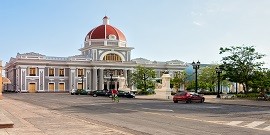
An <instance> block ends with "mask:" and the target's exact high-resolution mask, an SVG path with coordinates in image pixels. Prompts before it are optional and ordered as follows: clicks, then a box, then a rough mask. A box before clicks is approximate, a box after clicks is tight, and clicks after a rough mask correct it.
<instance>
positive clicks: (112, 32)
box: [85, 16, 126, 42]
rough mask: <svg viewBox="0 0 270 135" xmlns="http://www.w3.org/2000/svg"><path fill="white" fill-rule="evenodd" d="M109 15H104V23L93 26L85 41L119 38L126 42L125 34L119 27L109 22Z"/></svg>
mask: <svg viewBox="0 0 270 135" xmlns="http://www.w3.org/2000/svg"><path fill="white" fill-rule="evenodd" d="M109 20H110V19H109V17H107V16H105V17H103V24H102V25H100V26H98V27H96V28H93V29H92V30H91V31H90V32H89V33H88V34H87V35H86V37H85V41H91V40H102V39H103V40H118V41H123V42H126V37H125V35H124V34H123V33H122V32H121V31H120V30H119V29H117V28H115V27H114V26H112V25H110V24H109Z"/></svg>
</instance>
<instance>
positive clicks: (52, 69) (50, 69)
mask: <svg viewBox="0 0 270 135" xmlns="http://www.w3.org/2000/svg"><path fill="white" fill-rule="evenodd" d="M49 76H54V68H49Z"/></svg>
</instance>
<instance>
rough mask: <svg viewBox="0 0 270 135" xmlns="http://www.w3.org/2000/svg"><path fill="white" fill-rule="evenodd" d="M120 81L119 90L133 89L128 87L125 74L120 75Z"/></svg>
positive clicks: (128, 90)
mask: <svg viewBox="0 0 270 135" xmlns="http://www.w3.org/2000/svg"><path fill="white" fill-rule="evenodd" d="M118 81H119V88H118V90H123V91H125V92H130V90H131V89H130V88H128V87H127V85H126V79H125V77H123V76H121V77H119V78H118Z"/></svg>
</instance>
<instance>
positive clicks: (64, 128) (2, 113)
mask: <svg viewBox="0 0 270 135" xmlns="http://www.w3.org/2000/svg"><path fill="white" fill-rule="evenodd" d="M204 97H205V102H206V103H210V104H234V105H244V106H256V107H269V106H270V102H269V101H252V100H241V99H217V98H216V96H215V95H210V96H209V95H205V96H204ZM136 98H137V99H148V100H164V101H171V102H172V97H169V99H165V98H164V99H157V98H154V97H153V96H140V95H138V96H136ZM13 124H14V125H13ZM10 134H12V135H48V134H57V135H67V134H72V135H73V134H74V135H75V134H76V135H89V134H93V135H96V134H107V135H108V134H117V135H130V133H126V132H123V131H120V130H117V129H112V128H108V127H105V126H102V125H98V124H95V123H91V122H88V121H84V120H82V119H77V118H74V117H71V116H68V115H65V114H61V113H59V112H57V111H51V110H48V109H46V108H43V107H39V106H35V105H32V104H27V103H24V102H21V101H17V100H16V101H15V100H12V99H8V98H4V99H2V100H0V135H10Z"/></svg>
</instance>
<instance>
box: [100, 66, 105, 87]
mask: <svg viewBox="0 0 270 135" xmlns="http://www.w3.org/2000/svg"><path fill="white" fill-rule="evenodd" d="M103 72H104V68H100V69H99V89H100V90H103V89H104V75H103Z"/></svg>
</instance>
